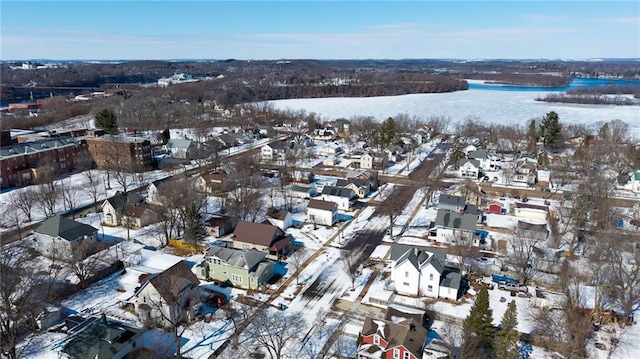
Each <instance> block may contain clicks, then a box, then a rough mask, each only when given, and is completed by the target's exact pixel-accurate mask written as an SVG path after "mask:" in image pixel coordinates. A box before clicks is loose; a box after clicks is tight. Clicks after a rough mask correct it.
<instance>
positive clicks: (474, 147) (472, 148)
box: [464, 145, 478, 156]
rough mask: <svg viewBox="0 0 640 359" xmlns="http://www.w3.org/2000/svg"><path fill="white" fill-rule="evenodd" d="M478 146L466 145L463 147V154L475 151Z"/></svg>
mask: <svg viewBox="0 0 640 359" xmlns="http://www.w3.org/2000/svg"><path fill="white" fill-rule="evenodd" d="M477 150H478V147H477V146H475V145H467V147H465V148H464V154H465V156H466V155H468V154H469V153H471V152H474V151H477Z"/></svg>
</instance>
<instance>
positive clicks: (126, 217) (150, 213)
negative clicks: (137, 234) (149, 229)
mask: <svg viewBox="0 0 640 359" xmlns="http://www.w3.org/2000/svg"><path fill="white" fill-rule="evenodd" d="M120 222H121V224H122V225H128V226H130V227H132V228H142V227H144V226H147V225H149V224H153V223H158V214H157V213H156V212H155V211H154V210H153V209H152V208H151V207H150V206H149V205H147V204H145V203H143V204H141V205H139V206H125V207H124V208H123V209H122V212H121V220H120Z"/></svg>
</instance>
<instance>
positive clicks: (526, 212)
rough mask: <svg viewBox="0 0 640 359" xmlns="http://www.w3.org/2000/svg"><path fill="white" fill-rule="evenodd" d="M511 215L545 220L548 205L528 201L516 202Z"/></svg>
mask: <svg viewBox="0 0 640 359" xmlns="http://www.w3.org/2000/svg"><path fill="white" fill-rule="evenodd" d="M513 215H514V216H516V217H520V218H533V219H539V220H543V221H546V220H547V217H548V215H549V206H546V205H540V204H533V203H529V202H516V204H515V208H514V210H513Z"/></svg>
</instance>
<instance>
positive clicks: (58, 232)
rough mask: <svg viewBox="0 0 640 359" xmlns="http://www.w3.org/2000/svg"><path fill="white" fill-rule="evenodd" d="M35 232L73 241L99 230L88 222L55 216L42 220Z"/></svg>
mask: <svg viewBox="0 0 640 359" xmlns="http://www.w3.org/2000/svg"><path fill="white" fill-rule="evenodd" d="M35 232H36V233H41V234H46V235H48V236H52V237H61V238H64V239H66V240H68V241H73V240H76V239H78V238H81V237H84V236H92V235H94V234H95V233H97V232H98V230H97V229H96V228H94V227H92V226H90V225H88V224H84V223H80V222H76V221H74V220H71V219H69V218H65V217H62V216H55V217H51V218H48V219H47V220H46V221H44V222H42V224H41V225H40V226H39V227H38V228H36V230H35Z"/></svg>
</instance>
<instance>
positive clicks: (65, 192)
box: [60, 180, 79, 219]
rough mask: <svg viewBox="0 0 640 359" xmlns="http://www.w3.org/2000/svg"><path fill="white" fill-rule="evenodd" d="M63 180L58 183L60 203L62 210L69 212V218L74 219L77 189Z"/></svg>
mask: <svg viewBox="0 0 640 359" xmlns="http://www.w3.org/2000/svg"><path fill="white" fill-rule="evenodd" d="M69 182H70V181H68V182H66V183H65V181H64V180H61V181H60V194H61V195H62V203H63V204H64V210H65V211H69V212H71V218H72V219H76V212H75V209H76V207H77V204H78V195H79V194H78V189H77V188H76V187H74V186H73V185H71V184H70V183H69Z"/></svg>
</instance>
